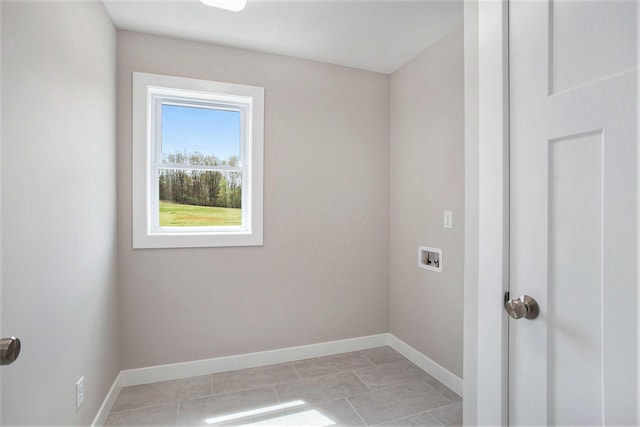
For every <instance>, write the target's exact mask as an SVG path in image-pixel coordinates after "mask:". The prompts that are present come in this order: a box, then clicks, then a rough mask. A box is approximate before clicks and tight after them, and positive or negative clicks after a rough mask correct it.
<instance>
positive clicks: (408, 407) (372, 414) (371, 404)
mask: <svg viewBox="0 0 640 427" xmlns="http://www.w3.org/2000/svg"><path fill="white" fill-rule="evenodd" d="M348 400H349V402H351V405H352V406H353V408H354V409H355V410H356V412H357V413H358V414H360V416H361V417H362V419H363V420H364V422H365V423H367V425H373V424H380V423H385V422H388V421H393V420H396V419H399V418H403V417H408V416H410V415H415V414H419V413H421V412H425V411H427V410H429V409H433V408H437V407H439V406H444V405H448V404H450V403H451V401H450V400H449V399H447V398H446V397H444V396H443V395H442V394H440V393H439V392H438V391H437V390H436V389H434V388H433V387H432V386H431V385H429V384H427V383H426V382H424V381H421V382H415V383H411V384H404V385H401V386H397V387H391V388H387V389H384V390H377V391H372V392H369V393H365V394H361V395H358V396H353V397H349V398H348Z"/></svg>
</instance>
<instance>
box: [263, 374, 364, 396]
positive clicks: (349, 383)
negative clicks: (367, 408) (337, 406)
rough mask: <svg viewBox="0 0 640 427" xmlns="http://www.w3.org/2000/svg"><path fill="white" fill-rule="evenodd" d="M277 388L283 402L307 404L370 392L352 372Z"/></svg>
mask: <svg viewBox="0 0 640 427" xmlns="http://www.w3.org/2000/svg"><path fill="white" fill-rule="evenodd" d="M275 388H276V391H277V392H278V396H279V397H280V400H281V401H282V402H290V401H294V400H302V401H304V402H305V403H315V402H323V401H327V400H335V399H340V398H343V397H347V396H353V395H356V394H360V393H365V392H368V391H369V389H368V388H367V386H365V385H364V384H363V383H362V381H360V380H359V379H358V377H356V376H355V375H354V373H353V372H351V371H349V372H341V373H338V374H331V375H325V376H322V377H313V378H308V379H305V380H301V381H296V382H292V383H286V384H279V385H276V386H275Z"/></svg>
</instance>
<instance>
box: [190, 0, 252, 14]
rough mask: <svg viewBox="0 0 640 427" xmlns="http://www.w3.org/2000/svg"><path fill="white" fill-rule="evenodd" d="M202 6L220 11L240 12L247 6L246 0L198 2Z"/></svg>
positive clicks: (205, 0) (206, 0)
mask: <svg viewBox="0 0 640 427" xmlns="http://www.w3.org/2000/svg"><path fill="white" fill-rule="evenodd" d="M200 1H201V2H202V3H203V4H206V5H207V6H211V7H217V8H220V9H225V10H230V11H232V12H240V11H241V10H242V9H244V8H245V7H246V6H247V0H200Z"/></svg>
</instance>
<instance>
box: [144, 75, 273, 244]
mask: <svg viewBox="0 0 640 427" xmlns="http://www.w3.org/2000/svg"><path fill="white" fill-rule="evenodd" d="M167 88H170V89H167ZM162 93H166V94H167V96H168V95H170V94H173V95H174V96H175V94H176V93H179V94H183V95H184V96H185V97H188V98H189V99H194V100H198V99H200V100H202V99H204V100H210V101H212V102H214V103H215V102H217V101H220V102H222V103H223V104H224V103H233V104H238V103H239V104H241V106H242V108H245V109H246V112H245V113H244V115H243V116H242V117H243V123H245V124H246V127H245V126H244V125H243V127H242V132H244V135H245V136H244V137H243V138H244V141H245V144H241V150H242V149H244V151H243V152H242V153H241V160H243V168H244V172H243V178H244V181H245V182H243V191H242V201H243V210H242V218H243V226H242V228H241V229H240V228H239V229H238V230H236V229H224V230H223V229H220V230H218V228H216V229H215V230H211V228H210V227H208V228H207V229H202V228H199V229H198V230H197V232H193V231H194V230H193V229H186V228H180V229H179V231H180V232H179V233H178V232H171V231H172V230H168V232H166V233H158V232H154V227H151V223H152V222H153V221H152V215H151V212H152V211H154V212H155V209H154V204H153V200H154V198H153V197H152V195H153V194H155V193H156V192H155V191H154V190H153V189H155V185H156V184H157V183H156V182H155V180H152V179H151V178H150V176H151V174H152V173H153V170H152V168H151V160H152V158H153V154H154V150H155V146H154V144H153V143H152V142H151V141H150V137H151V135H152V133H153V129H151V128H150V124H151V123H152V113H153V108H150V106H149V102H150V100H152V98H153V95H154V94H156V95H157V94H162ZM132 98H133V113H132V146H133V148H132V159H133V162H132V163H133V170H132V181H133V186H132V187H133V188H132V207H133V212H132V214H133V227H132V228H133V239H132V240H133V248H134V249H136V248H183V247H222V246H262V245H263V175H264V172H263V159H264V88H262V87H257V86H247V85H239V84H232V83H222V82H214V81H208V80H198V79H189V78H183V77H173V76H164V75H159V74H147V73H138V72H134V73H133V96H132ZM216 100H217V101H216ZM223 101H224V102H223ZM242 147H244V148H242ZM243 156H244V157H243ZM156 197H157V196H156ZM249 201H251V202H250V203H249Z"/></svg>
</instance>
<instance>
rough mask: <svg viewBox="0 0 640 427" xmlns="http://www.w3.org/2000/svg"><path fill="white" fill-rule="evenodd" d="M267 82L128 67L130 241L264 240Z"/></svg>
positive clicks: (201, 243) (150, 244) (171, 244)
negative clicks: (130, 75) (194, 76)
mask: <svg viewBox="0 0 640 427" xmlns="http://www.w3.org/2000/svg"><path fill="white" fill-rule="evenodd" d="M263 122H264V89H263V88H259V87H254V86H245V85H236V84H230V83H220V82H213V81H205V80H195V79H187V78H180V77H170V76H161V75H155V74H145V73H133V247H134V248H175V247H215V246H260V245H262V169H263V168H262V158H263Z"/></svg>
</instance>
